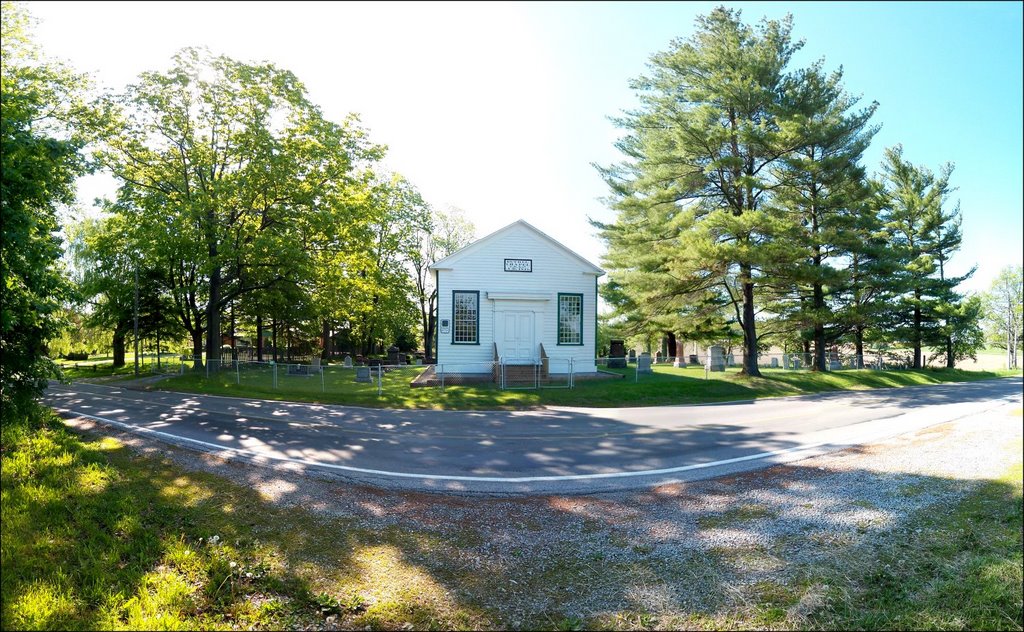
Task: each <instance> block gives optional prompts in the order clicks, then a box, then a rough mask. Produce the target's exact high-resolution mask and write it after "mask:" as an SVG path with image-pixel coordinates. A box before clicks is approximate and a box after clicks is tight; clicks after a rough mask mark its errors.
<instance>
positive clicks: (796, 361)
mask: <svg viewBox="0 0 1024 632" xmlns="http://www.w3.org/2000/svg"><path fill="white" fill-rule="evenodd" d="M801 364H802V363H801V362H800V358H793V368H794V369H799V368H800V366H801Z"/></svg>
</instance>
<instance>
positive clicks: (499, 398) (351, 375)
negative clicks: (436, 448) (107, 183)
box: [157, 365, 1020, 410]
mask: <svg viewBox="0 0 1024 632" xmlns="http://www.w3.org/2000/svg"><path fill="white" fill-rule="evenodd" d="M243 366H244V365H243ZM422 371H423V368H422V367H409V368H402V369H395V370H391V371H388V372H386V373H385V374H384V376H383V384H382V385H380V387H379V391H380V393H379V394H378V384H377V383H376V382H374V383H357V382H356V381H355V370H354V369H345V368H343V367H340V366H336V365H332V366H328V367H327V368H326V370H325V371H324V373H323V375H322V376H321V375H311V376H305V375H300V376H294V375H292V376H289V375H287V372H286V371H285V369H284V367H283V366H282V367H279V369H278V374H277V385H276V386H275V384H274V376H273V372H272V370H271V369H270V368H267V367H265V366H263V367H260V368H242V369H241V370H239V371H238V372H236V371H233V370H224V371H220V372H212V373H211V374H210V375H209V377H207V376H206V374H205V373H192V372H189V371H187V370H186V372H185V374H184V375H180V376H175V377H172V378H169V379H166V380H163V381H161V382H160V383H159V384H158V385H157V388H160V389H162V390H169V391H183V392H190V393H206V394H214V395H230V396H237V397H258V398H261V399H273V400H294V401H306V402H316V403H330V404H348V405H353V406H368V407H382V408H430V409H468V410H473V409H476V410H496V409H526V408H535V407H539V406H545V405H551V406H583V407H588V406H590V407H605V408H607V407H623V406H661V405H670V404H699V403H711V402H727V401H739V400H749V399H756V398H761V397H781V396H787V395H804V394H808V393H820V392H824V391H837V390H863V389H871V388H886V387H902V386H920V385H926V384H940V383H944V382H967V381H974V380H984V379H991V378H996V377H1001V376H1008V375H1019V374H1020V372H1019V371H1017V372H1007V371H961V370H955V369H954V370H948V369H923V370H893V371H875V370H869V369H865V370H857V371H853V370H850V371H836V372H829V373H813V372H810V371H786V370H782V369H767V370H764V371H763V373H764V376H763V377H760V378H748V377H745V376H742V375H740V374H739V372H738V371H737V370H736V369H730V370H729V371H727V372H725V373H711V374H708V375H707V377H705V372H704V369H703V368H700V367H694V368H675V367H671V366H655V367H654V373H653V374H642V375H640V376H639V380H637V375H636V373H635V369H634V368H632V367H629V368H626V369H611V370H610V371H612V372H614V373H616V374H617V375H618V376H619V377H609V378H605V379H582V378H581V379H578V380H577V381H576V385H575V388H573V389H565V388H541V389H539V390H533V389H529V390H504V391H503V390H501V389H499V388H497V387H496V386H494V385H492V384H477V385H472V386H446V387H445V389H444V390H441V389H440V388H437V387H419V388H413V387H412V386H411V382H412V381H413V380H414V379H415V378H416V376H418V375H419V374H420V373H421V372H422Z"/></svg>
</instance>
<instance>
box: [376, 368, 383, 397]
mask: <svg viewBox="0 0 1024 632" xmlns="http://www.w3.org/2000/svg"><path fill="white" fill-rule="evenodd" d="M383 391H384V366H383V365H381V364H378V365H377V397H380V396H381V394H382V393H383Z"/></svg>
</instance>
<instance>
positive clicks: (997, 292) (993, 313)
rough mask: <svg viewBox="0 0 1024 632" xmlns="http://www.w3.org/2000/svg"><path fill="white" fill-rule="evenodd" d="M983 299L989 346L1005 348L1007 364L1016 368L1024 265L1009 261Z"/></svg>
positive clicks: (1022, 335)
mask: <svg viewBox="0 0 1024 632" xmlns="http://www.w3.org/2000/svg"><path fill="white" fill-rule="evenodd" d="M983 301H984V310H985V316H984V328H985V336H986V338H987V340H988V342H989V344H991V345H992V346H994V347H998V348H1000V349H1006V367H1007V368H1009V369H1016V368H1017V367H1018V361H1019V360H1018V357H1017V353H1018V351H1019V350H1020V346H1021V341H1022V340H1024V268H1022V267H1021V266H1020V265H1011V266H1006V267H1005V268H1003V269H1002V270H1000V271H999V275H998V276H997V277H996V278H995V279H993V280H992V287H991V288H990V289H989V291H988V292H987V293H986V294H985V296H984V298H983Z"/></svg>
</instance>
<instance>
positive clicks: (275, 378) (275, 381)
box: [270, 362, 277, 388]
mask: <svg viewBox="0 0 1024 632" xmlns="http://www.w3.org/2000/svg"><path fill="white" fill-rule="evenodd" d="M270 365H271V366H272V367H274V388H277V362H271V363H270Z"/></svg>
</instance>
